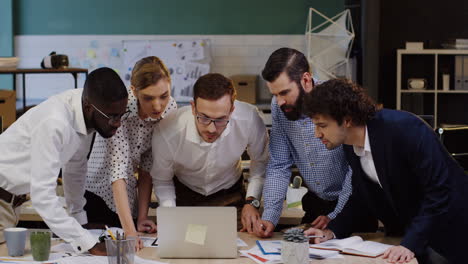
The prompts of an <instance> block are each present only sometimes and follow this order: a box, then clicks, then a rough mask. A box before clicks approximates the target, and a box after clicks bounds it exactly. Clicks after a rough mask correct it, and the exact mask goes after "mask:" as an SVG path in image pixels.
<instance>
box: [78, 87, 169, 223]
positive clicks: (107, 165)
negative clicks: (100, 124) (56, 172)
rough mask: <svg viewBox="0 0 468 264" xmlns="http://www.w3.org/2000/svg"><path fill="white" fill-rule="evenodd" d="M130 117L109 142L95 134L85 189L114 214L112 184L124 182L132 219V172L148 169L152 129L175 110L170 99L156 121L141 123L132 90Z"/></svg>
mask: <svg viewBox="0 0 468 264" xmlns="http://www.w3.org/2000/svg"><path fill="white" fill-rule="evenodd" d="M127 108H128V110H130V114H129V116H128V118H127V119H125V120H123V121H122V124H121V126H120V127H119V128H118V129H117V133H116V134H115V135H114V136H113V137H111V138H108V139H104V138H102V137H101V136H100V135H99V134H96V139H95V141H94V145H93V150H92V152H91V155H90V157H89V160H88V176H87V179H86V190H87V191H90V192H92V193H94V194H96V195H98V196H99V197H101V198H102V199H103V200H104V201H105V202H106V204H107V206H108V207H109V208H110V209H111V210H112V211H114V212H116V211H117V210H116V207H115V204H114V197H113V194H112V186H111V185H112V183H113V182H114V181H117V180H119V179H124V180H125V181H126V182H127V193H128V201H129V205H130V211H131V212H132V215H133V218H136V217H137V213H138V208H137V207H138V202H137V201H136V198H137V189H136V188H137V179H136V178H135V176H134V172H136V170H137V169H138V168H141V169H143V170H146V171H150V170H151V166H152V164H153V157H152V151H151V139H152V135H153V126H154V125H155V124H156V123H157V122H159V121H160V120H161V119H162V118H164V116H165V115H167V114H168V113H170V112H171V111H174V110H175V109H177V104H176V102H175V100H174V99H173V98H172V97H171V98H170V100H169V103H168V104H167V107H166V110H165V111H164V113H163V114H162V117H161V118H159V119H152V118H150V117H148V118H146V119H144V120H142V119H141V118H140V117H139V116H138V101H137V99H136V97H135V96H134V95H133V92H132V91H131V90H129V91H128V106H127Z"/></svg>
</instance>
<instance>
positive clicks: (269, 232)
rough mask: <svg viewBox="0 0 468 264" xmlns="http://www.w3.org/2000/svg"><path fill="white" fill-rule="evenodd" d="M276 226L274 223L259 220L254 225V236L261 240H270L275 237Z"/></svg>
mask: <svg viewBox="0 0 468 264" xmlns="http://www.w3.org/2000/svg"><path fill="white" fill-rule="evenodd" d="M274 230H275V226H274V225H273V223H272V222H270V221H267V220H262V219H258V221H257V223H256V224H255V225H254V234H255V235H256V236H257V237H260V238H268V237H272V236H273V231H274Z"/></svg>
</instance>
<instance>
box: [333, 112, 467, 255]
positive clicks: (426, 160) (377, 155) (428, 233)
mask: <svg viewBox="0 0 468 264" xmlns="http://www.w3.org/2000/svg"><path fill="white" fill-rule="evenodd" d="M367 130H368V133H369V142H370V147H371V153H372V157H373V160H374V164H375V168H376V171H377V175H378V178H379V181H380V183H381V185H382V188H380V187H379V188H378V190H379V192H383V194H384V197H385V198H386V200H387V201H388V204H389V207H390V208H391V210H392V213H394V215H395V217H396V218H397V219H396V220H397V221H399V222H401V223H402V224H403V226H404V228H405V231H404V232H405V234H404V237H403V240H402V242H401V245H402V246H404V247H406V248H408V249H410V250H411V251H413V252H414V253H415V254H416V255H418V254H422V253H423V252H424V249H425V247H426V246H431V247H432V248H434V249H436V251H438V252H439V253H441V254H442V255H446V254H444V253H445V252H447V251H446V250H445V249H446V248H444V247H449V246H451V247H453V246H454V244H453V243H451V242H449V241H453V237H454V233H453V232H458V231H460V232H462V233H463V232H464V233H465V234H467V233H468V232H467V231H466V229H468V228H467V227H465V225H466V224H468V212H467V211H468V210H467V209H468V177H467V176H466V175H465V173H464V171H463V169H462V168H461V167H460V166H459V165H458V163H457V162H456V161H455V160H454V159H453V158H452V157H451V156H450V154H449V153H448V152H447V151H446V150H445V148H444V147H443V145H442V144H441V142H440V140H439V138H438V137H437V136H436V134H435V133H434V132H433V131H432V129H431V128H430V127H429V126H428V125H427V124H426V123H424V122H423V121H422V120H421V119H420V118H418V117H417V116H415V115H413V114H411V113H408V112H403V111H396V110H388V109H383V110H380V111H378V112H377V113H376V114H375V116H374V118H372V119H371V120H369V121H368V122H367ZM467 140H468V139H467ZM344 150H345V154H346V157H347V160H348V162H349V164H350V166H351V168H352V170H353V180H352V183H353V195H352V199H357V200H360V202H361V208H357V206H356V205H355V204H353V202H351V200H352V199H350V202H348V204H347V205H346V206H345V209H344V210H343V212H342V213H341V214H340V215H338V216H337V218H336V219H335V220H334V221H332V223H330V229H331V230H332V231H334V232H335V235H336V236H337V237H344V236H348V235H349V234H350V233H351V232H353V230H352V225H350V224H349V222H352V220H351V219H353V218H354V219H358V218H359V215H356V214H359V213H356V212H359V211H362V204H363V205H364V207H365V208H366V210H371V211H373V212H378V211H379V210H383V209H382V208H383V207H381V206H379V205H377V204H375V203H373V201H374V200H375V199H374V198H375V197H374V196H375V192H371V191H370V189H369V188H368V186H369V184H368V183H366V182H369V181H368V176H367V175H366V174H365V173H364V171H363V170H362V167H361V163H360V159H359V157H358V156H357V155H356V154H355V153H354V150H353V147H352V146H349V145H345V147H344ZM464 196H465V197H467V198H465V197H464ZM360 209H361V210H360ZM387 209H388V208H387ZM463 210H464V212H463ZM354 221H356V220H354ZM450 227H452V228H450ZM455 227H456V228H458V230H454V228H455ZM460 229H463V230H460ZM438 240H439V241H438ZM437 241H438V242H437ZM441 241H442V242H443V243H442V242H441ZM444 244H445V245H444ZM462 244H463V243H462ZM441 247H442V248H441Z"/></svg>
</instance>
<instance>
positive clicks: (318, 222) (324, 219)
mask: <svg viewBox="0 0 468 264" xmlns="http://www.w3.org/2000/svg"><path fill="white" fill-rule="evenodd" d="M330 221H331V220H330V218H329V217H328V216H326V215H321V216H319V217H317V218H315V220H314V221H313V222H312V223H311V225H312V227H314V228H317V229H325V228H327V226H328V223H330Z"/></svg>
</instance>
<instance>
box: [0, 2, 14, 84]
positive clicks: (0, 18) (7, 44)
mask: <svg viewBox="0 0 468 264" xmlns="http://www.w3.org/2000/svg"><path fill="white" fill-rule="evenodd" d="M11 56H13V0H0V57H11ZM12 88H13V77H12V76H9V75H0V89H8V90H11V89H12Z"/></svg>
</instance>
